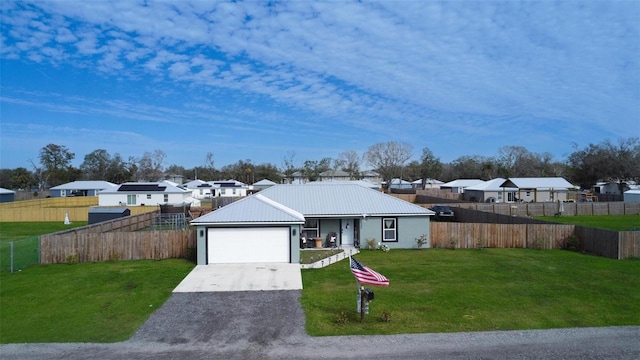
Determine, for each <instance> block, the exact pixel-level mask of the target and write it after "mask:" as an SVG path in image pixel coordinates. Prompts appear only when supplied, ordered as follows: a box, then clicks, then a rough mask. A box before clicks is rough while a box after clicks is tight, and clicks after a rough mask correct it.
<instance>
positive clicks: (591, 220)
mask: <svg viewBox="0 0 640 360" xmlns="http://www.w3.org/2000/svg"><path fill="white" fill-rule="evenodd" d="M534 218H536V219H539V220H545V221H551V222H556V223H561V224H574V225H582V226H588V227H593V228H599V229H606V230H613V231H629V230H632V229H635V230H640V215H579V216H560V217H555V216H535V217H534Z"/></svg>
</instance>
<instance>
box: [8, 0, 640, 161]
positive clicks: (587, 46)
mask: <svg viewBox="0 0 640 360" xmlns="http://www.w3.org/2000/svg"><path fill="white" fill-rule="evenodd" d="M0 8H1V11H2V15H1V16H2V18H1V31H2V32H1V35H0V36H1V37H0V59H1V61H2V63H1V80H0V81H1V89H0V91H1V92H0V116H1V118H0V152H1V158H0V161H1V163H0V167H2V168H15V167H19V166H23V167H27V168H29V167H30V165H29V159H33V160H35V161H36V162H37V158H38V152H39V150H40V149H41V148H42V147H43V146H45V145H47V144H49V143H54V144H58V145H65V146H67V147H68V148H69V150H70V151H72V152H74V153H75V154H76V159H75V160H74V162H73V163H74V165H75V166H79V165H80V163H82V161H83V158H84V155H86V154H88V153H90V152H91V151H93V150H96V149H106V150H107V151H108V152H109V153H110V154H112V155H113V154H115V153H119V154H120V155H122V156H123V157H124V158H125V159H126V158H128V157H129V156H135V157H140V156H142V154H143V153H144V152H145V151H148V152H153V151H154V150H156V149H161V150H163V151H164V152H165V153H166V154H167V158H166V159H165V164H164V165H165V166H169V165H172V164H178V165H182V166H185V167H187V168H190V167H194V166H199V165H203V164H204V162H205V157H206V154H207V152H212V153H213V154H214V158H215V165H216V167H218V168H219V167H221V166H224V165H227V164H230V163H235V162H236V161H238V160H246V159H250V160H251V161H252V162H253V163H256V164H260V163H265V162H269V163H273V164H275V165H277V166H280V165H282V163H283V159H284V158H285V156H287V153H290V152H294V153H295V158H294V160H295V161H296V162H297V163H298V165H301V164H302V162H304V160H320V159H321V158H323V157H333V158H336V157H338V155H339V154H340V153H341V152H343V151H346V150H355V151H357V152H358V153H362V152H364V151H365V150H366V149H367V148H368V147H369V146H370V145H373V144H375V143H378V142H387V141H399V142H407V143H409V144H411V145H412V146H413V149H414V151H413V152H414V158H415V159H417V158H419V156H420V154H421V152H422V148H424V147H429V148H430V149H431V150H432V151H433V153H434V154H435V155H436V156H437V157H439V158H440V159H441V160H442V161H445V162H449V161H452V160H454V159H456V158H458V157H460V156H463V155H483V156H493V155H496V154H497V151H498V149H499V148H500V147H502V146H508V145H518V146H524V147H526V148H527V149H528V150H529V151H532V152H538V153H541V152H550V153H552V154H553V155H554V156H555V158H554V159H555V160H562V159H564V158H565V157H566V156H567V155H568V154H570V153H571V152H572V151H573V150H574V149H573V147H572V144H573V143H575V144H577V145H578V146H579V147H584V146H586V145H588V144H589V143H600V142H601V141H603V140H605V139H610V140H612V141H617V139H619V138H627V137H631V136H634V137H635V136H640V2H639V1H636V0H632V1H560V2H551V1H525V2H516V1H506V2H502V1H447V2H436V1H372V2H369V1H362V2H348V1H331V2H311V1H291V2H269V3H264V2H257V1H252V2H240V1H239V2H232V3H228V2H212V1H196V2H187V1H173V2H172V1H160V2H157V1H73V0H66V1H36V2H29V1H21V2H17V3H16V2H11V1H2V2H0Z"/></svg>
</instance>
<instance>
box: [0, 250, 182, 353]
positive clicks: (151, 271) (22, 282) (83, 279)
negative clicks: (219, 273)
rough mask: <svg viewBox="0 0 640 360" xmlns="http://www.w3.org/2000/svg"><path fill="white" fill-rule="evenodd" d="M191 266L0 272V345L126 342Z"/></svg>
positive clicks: (165, 263) (123, 264)
mask: <svg viewBox="0 0 640 360" xmlns="http://www.w3.org/2000/svg"><path fill="white" fill-rule="evenodd" d="M193 266H194V265H193V263H191V262H188V261H186V260H182V259H170V260H162V261H156V260H139V261H119V262H100V263H85V264H75V265H67V264H55V265H39V266H32V267H29V268H27V269H25V270H23V271H21V272H18V273H13V274H10V273H0V284H1V286H0V319H2V320H1V329H0V343H23V342H27V343H35V342H115V341H122V340H126V339H128V338H129V337H130V336H131V335H133V333H134V332H135V331H136V330H137V329H138V327H140V326H141V325H142V324H143V323H144V322H145V321H146V320H147V319H148V317H149V316H150V315H151V313H152V312H153V311H155V310H156V309H157V308H159V307H160V306H162V304H164V302H165V301H166V300H167V299H168V298H169V296H170V295H171V291H172V290H173V289H174V288H175V287H176V286H177V285H178V283H179V282H180V281H182V279H183V278H184V277H185V276H186V275H187V274H188V273H189V271H191V269H192V268H193Z"/></svg>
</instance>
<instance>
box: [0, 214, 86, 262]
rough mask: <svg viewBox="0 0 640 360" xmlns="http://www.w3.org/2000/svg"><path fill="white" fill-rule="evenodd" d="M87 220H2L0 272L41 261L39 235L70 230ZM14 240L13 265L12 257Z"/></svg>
mask: <svg viewBox="0 0 640 360" xmlns="http://www.w3.org/2000/svg"><path fill="white" fill-rule="evenodd" d="M86 224H87V222H86V221H84V222H73V223H71V224H69V225H65V224H64V223H63V222H0V272H11V271H12V270H13V271H14V272H15V271H21V270H24V269H25V268H27V267H29V266H32V265H37V264H38V263H39V244H40V241H39V238H38V236H39V235H42V234H49V233H54V232H57V231H62V230H68V229H72V228H75V227H80V226H84V225H86ZM11 242H13V266H12V259H11Z"/></svg>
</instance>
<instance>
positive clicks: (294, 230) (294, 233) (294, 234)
mask: <svg viewBox="0 0 640 360" xmlns="http://www.w3.org/2000/svg"><path fill="white" fill-rule="evenodd" d="M291 235H293V236H296V228H293V230H292V231H291Z"/></svg>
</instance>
